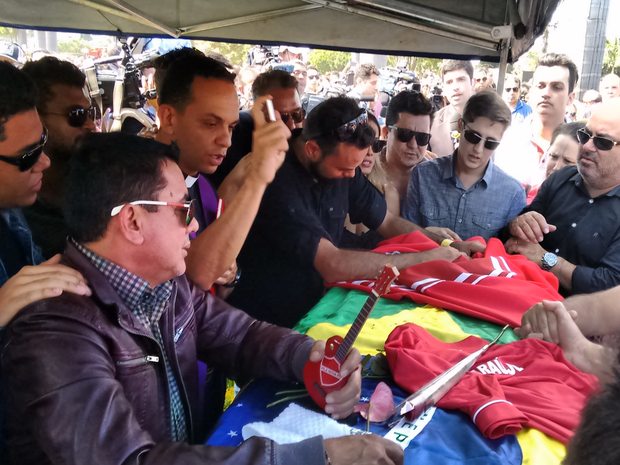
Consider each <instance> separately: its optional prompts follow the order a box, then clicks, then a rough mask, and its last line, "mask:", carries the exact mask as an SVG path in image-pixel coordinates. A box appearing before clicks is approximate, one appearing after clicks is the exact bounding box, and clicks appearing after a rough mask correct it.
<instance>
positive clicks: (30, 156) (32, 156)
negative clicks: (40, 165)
mask: <svg viewBox="0 0 620 465" xmlns="http://www.w3.org/2000/svg"><path fill="white" fill-rule="evenodd" d="M46 142H47V129H45V128H43V134H41V141H40V142H39V144H38V145H37V146H36V147H35V148H34V149H32V150H31V151H30V152H27V153H25V154H23V155H22V156H20V157H15V156H13V157H9V156H6V155H0V160H1V161H3V162H5V163H9V164H11V165H15V166H17V169H19V171H21V172H22V173H23V172H24V171H28V170H29V169H30V168H32V167H33V166H34V165H36V164H37V162H38V161H39V158H40V157H41V154H42V153H43V147H45V143H46Z"/></svg>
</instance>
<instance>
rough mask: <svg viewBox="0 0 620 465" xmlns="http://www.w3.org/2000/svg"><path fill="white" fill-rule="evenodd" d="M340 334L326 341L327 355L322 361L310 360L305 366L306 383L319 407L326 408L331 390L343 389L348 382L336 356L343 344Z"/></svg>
mask: <svg viewBox="0 0 620 465" xmlns="http://www.w3.org/2000/svg"><path fill="white" fill-rule="evenodd" d="M342 342H343V339H342V338H341V337H340V336H332V337H330V338H329V339H328V340H327V342H326V343H325V356H324V357H323V359H322V360H321V361H320V362H311V361H310V360H308V362H306V366H305V367H304V383H305V384H306V389H307V390H308V393H309V394H310V397H312V400H314V401H315V402H316V403H317V405H318V406H319V407H321V408H322V409H325V406H326V404H327V403H326V402H325V396H326V395H327V394H329V393H330V392H334V391H337V390H339V389H342V388H343V387H344V385H345V384H347V379H348V378H349V376H347V377H346V378H341V377H340V376H339V375H338V373H339V372H340V362H339V361H338V359H337V358H336V351H337V350H338V348H339V347H340V345H341V344H342Z"/></svg>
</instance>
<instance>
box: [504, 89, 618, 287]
mask: <svg viewBox="0 0 620 465" xmlns="http://www.w3.org/2000/svg"><path fill="white" fill-rule="evenodd" d="M577 138H578V139H579V142H580V144H581V145H580V147H581V148H580V152H579V155H578V157H577V166H567V167H565V168H563V169H561V170H559V171H556V172H555V173H552V174H551V175H550V176H549V177H548V178H547V180H546V181H545V182H544V183H543V184H542V186H541V188H540V190H539V192H538V195H537V196H536V198H535V199H534V201H533V202H532V204H531V205H530V206H529V207H526V208H525V209H524V210H523V212H522V213H521V215H520V216H518V217H517V218H515V219H514V220H512V221H511V222H510V223H508V226H507V231H506V232H507V233H509V235H510V236H512V237H511V238H510V239H509V240H508V241H507V242H506V249H507V250H508V251H509V252H512V253H520V254H522V255H524V256H526V257H527V258H528V259H530V260H531V261H532V262H534V263H536V264H538V265H539V266H540V267H541V268H542V269H544V270H547V271H551V272H552V273H553V274H555V275H556V276H557V278H558V280H559V281H560V291H561V293H563V294H564V295H570V294H586V293H590V292H595V291H602V290H605V289H609V288H611V287H614V286H618V285H619V284H620V230H619V228H618V218H619V217H620V99H612V100H610V101H609V102H607V103H603V104H601V105H600V106H599V107H598V108H597V110H596V111H595V112H594V114H593V115H592V117H591V118H590V120H589V121H588V124H587V125H586V127H585V128H584V129H580V130H579V131H577Z"/></svg>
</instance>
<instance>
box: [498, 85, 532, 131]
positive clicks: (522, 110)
mask: <svg viewBox="0 0 620 465" xmlns="http://www.w3.org/2000/svg"><path fill="white" fill-rule="evenodd" d="M504 101H505V102H506V103H507V104H508V106H509V107H510V110H511V112H512V124H519V123H522V122H523V121H524V120H525V118H527V117H528V116H529V115H530V114H531V113H532V108H531V107H530V106H529V105H528V104H527V103H525V102H524V101H523V100H521V79H519V78H518V77H517V76H515V75H513V74H509V75H508V76H506V79H505V80H504Z"/></svg>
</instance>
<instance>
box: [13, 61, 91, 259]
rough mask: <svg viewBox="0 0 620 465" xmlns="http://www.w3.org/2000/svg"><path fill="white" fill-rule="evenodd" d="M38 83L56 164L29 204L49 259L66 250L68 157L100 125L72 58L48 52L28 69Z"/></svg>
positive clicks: (49, 150) (33, 225) (39, 105)
mask: <svg viewBox="0 0 620 465" xmlns="http://www.w3.org/2000/svg"><path fill="white" fill-rule="evenodd" d="M23 71H24V73H26V74H27V75H28V76H30V78H32V80H33V81H34V83H35V84H36V86H37V89H38V92H39V95H38V99H37V111H38V113H39V117H40V118H41V122H42V123H43V126H44V127H45V128H46V129H47V131H48V140H47V143H46V145H45V154H46V155H47V156H48V157H49V158H50V160H51V162H52V166H51V167H50V168H49V169H48V170H46V171H45V173H44V174H43V186H42V188H41V191H40V192H39V196H38V198H37V201H36V202H35V203H34V204H33V205H32V206H31V207H29V208H26V209H24V215H25V216H26V220H27V221H28V225H29V226H30V229H31V230H32V235H33V237H34V241H35V243H36V244H37V245H39V246H40V247H41V249H42V251H43V256H44V257H46V258H49V257H51V256H53V255H55V254H58V253H62V251H63V250H64V249H65V242H66V238H67V226H66V223H65V220H64V217H63V215H62V211H61V205H62V196H63V186H64V178H65V173H66V170H67V162H68V161H69V158H70V156H71V153H72V151H73V150H74V147H75V144H76V142H77V141H78V140H79V139H80V137H82V136H84V135H85V134H87V133H89V132H91V131H93V130H94V129H95V123H94V119H95V113H94V112H95V110H94V108H92V107H91V102H90V100H89V99H88V98H87V97H86V95H85V93H84V83H85V81H86V76H85V75H84V74H83V73H82V72H81V71H80V70H79V69H78V68H77V67H76V66H75V65H74V64H72V63H69V62H68V61H61V60H58V59H57V58H54V57H44V58H41V59H40V60H38V61H34V62H29V63H26V65H25V66H24V68H23Z"/></svg>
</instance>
